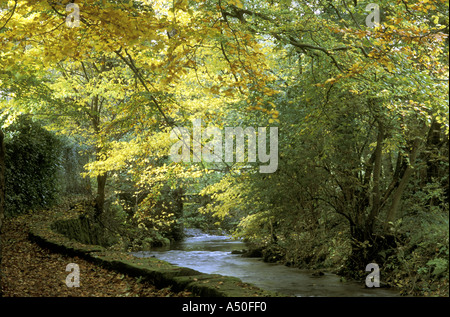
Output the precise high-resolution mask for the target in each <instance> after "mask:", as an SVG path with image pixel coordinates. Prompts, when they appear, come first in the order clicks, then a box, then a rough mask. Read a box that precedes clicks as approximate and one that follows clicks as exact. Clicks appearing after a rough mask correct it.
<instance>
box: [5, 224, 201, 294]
mask: <svg viewBox="0 0 450 317" xmlns="http://www.w3.org/2000/svg"><path fill="white" fill-rule="evenodd" d="M27 218H28V217H27V216H21V217H17V218H10V219H7V220H6V221H5V223H4V230H3V232H4V234H3V235H2V237H1V238H2V244H3V260H2V264H1V265H2V268H1V272H2V275H3V277H2V290H3V296H5V297H187V296H192V294H191V293H189V292H179V293H174V292H172V291H171V290H170V289H169V288H164V289H157V288H156V287H155V286H153V285H151V284H149V283H148V282H142V281H139V280H138V279H137V278H135V277H131V276H127V275H124V274H121V273H117V272H115V271H111V270H107V269H105V268H102V267H99V266H97V265H95V264H93V263H90V262H88V261H86V260H83V259H81V258H79V257H70V256H65V255H62V254H58V253H53V252H50V251H49V250H47V249H44V248H41V247H40V246H39V245H37V244H35V243H33V242H31V241H30V240H29V239H28V230H27ZM69 263H76V264H78V265H79V267H80V287H71V288H69V287H67V286H66V283H65V281H66V277H67V275H68V274H69V273H70V272H66V266H67V264H69Z"/></svg>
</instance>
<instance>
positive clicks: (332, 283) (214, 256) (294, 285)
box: [133, 229, 399, 297]
mask: <svg viewBox="0 0 450 317" xmlns="http://www.w3.org/2000/svg"><path fill="white" fill-rule="evenodd" d="M186 234H187V237H186V238H185V240H184V241H183V242H180V243H178V244H176V245H172V246H171V247H170V248H160V249H155V250H154V251H142V252H135V253H133V254H134V255H135V256H138V257H151V256H154V257H156V258H158V259H161V260H164V261H167V262H169V263H172V264H174V265H178V266H182V267H188V268H191V269H194V270H197V271H199V272H203V273H209V274H221V275H227V276H235V277H238V278H240V279H241V280H242V281H243V282H247V283H251V284H253V285H255V286H258V287H260V288H263V289H266V290H270V291H276V292H279V293H282V294H285V295H286V296H327V297H342V296H354V297H362V296H378V297H393V296H399V294H398V292H396V291H394V290H391V289H385V288H366V287H365V285H364V284H361V283H357V282H353V281H351V282H341V281H340V277H339V276H338V275H335V274H332V273H325V274H324V275H323V276H317V277H316V276H313V275H312V274H313V272H314V271H311V270H300V269H297V268H290V267H287V266H284V265H280V264H273V263H265V262H263V261H262V260H261V259H258V258H246V257H242V256H241V255H239V254H231V251H233V250H242V249H245V247H246V246H245V244H244V243H243V242H241V241H236V240H232V239H230V238H229V237H227V236H223V235H209V234H205V233H202V232H201V231H200V230H196V229H187V230H186ZM367 274H369V272H368V273H367ZM382 278H383V276H382V272H381V279H382Z"/></svg>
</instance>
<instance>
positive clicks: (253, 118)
mask: <svg viewBox="0 0 450 317" xmlns="http://www.w3.org/2000/svg"><path fill="white" fill-rule="evenodd" d="M72 2H73V3H72ZM375 4H376V5H375V6H374V5H373V3H371V2H370V1H356V0H355V1H346V0H342V1H334V0H312V1H309V0H305V1H295V0H174V1H160V0H123V1H112V0H103V1H94V0H79V1H67V0H62V1H59V2H58V1H51V0H45V1H29V0H9V1H6V0H5V1H1V2H0V43H1V46H0V47H1V49H0V65H2V67H1V69H0V94H1V96H2V99H1V100H0V116H1V122H2V123H3V127H2V129H5V128H7V127H8V126H9V125H11V124H12V123H13V122H14V121H15V120H16V119H17V118H18V117H19V115H21V114H27V115H30V116H31V117H33V118H34V119H36V120H38V119H39V120H41V121H42V122H43V123H44V125H45V127H46V128H47V129H48V130H51V131H54V132H56V133H59V134H63V135H66V136H68V137H70V138H71V139H72V140H74V142H75V143H78V144H82V145H83V146H84V148H83V149H84V151H85V153H86V154H87V155H89V156H90V160H89V161H88V162H87V163H86V164H85V166H84V173H83V176H86V177H90V178H92V179H93V181H94V182H95V184H96V186H97V190H96V198H95V207H96V214H97V215H101V214H102V213H103V212H104V208H105V207H104V206H105V200H107V199H108V197H110V196H111V195H114V194H117V195H118V196H117V197H119V194H120V192H121V191H123V190H125V189H124V188H125V187H126V190H127V191H131V192H132V195H133V197H135V200H134V201H135V203H134V205H133V204H129V205H128V207H130V206H134V207H133V208H134V209H133V212H132V215H133V217H134V218H135V219H138V222H139V223H140V224H141V225H142V226H152V227H155V228H160V229H158V230H164V229H163V228H167V226H171V225H172V224H174V223H177V221H179V218H180V217H181V215H180V214H179V213H177V212H175V211H174V210H178V209H177V208H178V207H174V206H175V205H177V204H182V202H181V200H180V199H181V198H180V197H181V196H188V195H190V194H193V195H200V196H201V197H202V202H201V203H200V204H197V205H196V206H197V207H198V211H199V212H200V213H201V214H203V215H204V216H205V217H213V218H214V219H215V220H213V221H216V222H217V224H216V226H222V227H227V228H229V229H230V230H231V231H233V232H234V234H235V235H236V236H241V237H244V238H245V239H247V240H249V241H253V242H255V243H259V244H263V245H266V246H269V248H271V250H272V251H273V252H274V254H278V253H279V254H282V256H283V257H284V259H285V261H287V262H290V263H294V264H299V265H300V264H302V263H303V264H304V263H307V262H311V261H322V262H323V261H324V260H325V259H327V260H328V261H331V262H333V261H336V262H338V260H336V258H337V257H338V256H337V255H336V254H341V255H342V254H346V256H347V255H348V259H347V264H348V267H350V268H352V269H353V268H355V269H358V268H359V270H361V267H362V265H363V264H364V263H365V264H367V263H370V262H372V261H386V260H387V259H388V258H389V256H391V255H393V254H394V253H389V254H388V253H386V250H391V249H395V248H398V247H399V246H400V245H409V244H420V242H417V241H427V242H426V243H424V244H421V248H424V249H423V250H422V251H420V252H425V249H426V245H427V243H431V244H433V243H434V244H433V246H434V247H437V248H440V247H441V246H440V245H437V244H436V243H440V244H442V241H446V242H445V243H444V245H446V249H445V248H444V249H445V250H444V249H442V253H441V251H439V252H440V253H438V254H437V255H428V258H427V259H428V260H430V259H436V258H439V259H441V258H442V256H443V255H444V254H445V252H447V255H448V229H447V230H446V231H445V229H443V225H445V223H447V225H448V194H449V186H448V175H447V174H448V138H449V122H448V111H449V110H448V109H449V108H448V58H449V56H448V23H449V18H448V1H445V0H380V1H377V2H376V3H375ZM370 8H372V9H370ZM374 10H375V11H376V12H375V11H374ZM377 10H378V11H377ZM378 19H379V20H378ZM369 22H370V23H369ZM194 119H201V120H202V123H203V126H202V131H201V132H202V134H203V136H205V135H206V136H208V137H209V138H205V139H203V140H202V141H203V142H200V144H196V140H195V136H193V135H188V136H187V137H186V139H184V137H182V138H183V140H184V142H189V143H190V144H191V142H192V146H191V147H190V150H191V152H193V153H194V152H195V147H196V146H199V147H200V148H201V147H203V148H204V149H205V148H207V146H206V145H207V144H209V145H211V144H212V143H211V137H213V134H212V133H210V131H211V130H208V127H209V128H211V127H216V128H219V129H220V131H222V130H224V129H225V128H226V127H242V128H245V127H253V128H255V129H256V131H258V129H257V128H258V127H267V128H269V127H277V128H278V130H277V131H278V139H277V141H278V143H277V149H278V152H277V153H278V157H277V158H278V161H277V162H278V168H277V170H276V172H274V173H269V174H264V173H259V172H258V166H259V165H258V164H257V163H254V162H252V161H251V160H250V158H249V154H248V153H247V154H246V155H245V161H244V162H239V161H238V160H233V162H229V161H226V160H225V158H224V157H222V158H221V159H220V160H218V161H216V162H211V161H208V160H205V159H203V160H198V159H197V160H196V159H195V158H194V156H195V154H192V155H193V157H192V160H190V161H189V162H183V161H180V162H175V161H173V160H171V158H170V149H171V146H172V145H173V144H174V143H175V142H176V141H177V139H176V138H173V137H171V132H173V131H174V130H176V129H179V131H185V132H186V131H187V132H189V133H190V131H193V130H194V128H195V127H194V126H193V120H194ZM180 128H186V130H181V129H180ZM259 134H260V133H258V137H262V136H260V135H259ZM261 135H262V134H261ZM266 136H267V137H268V136H269V133H267V135H266ZM178 138H180V136H179V135H178ZM235 139H236V140H237V136H236V137H235ZM246 140H248V143H246V144H248V146H247V147H246V148H247V149H248V148H249V147H250V138H247V139H246ZM207 142H209V143H207ZM236 142H237V141H236ZM216 144H217V143H216ZM258 151H259V149H258ZM237 152H238V150H237V149H235V150H234V153H235V154H236V156H237V155H238V153H237ZM177 206H178V205H177ZM124 208H125V207H124ZM130 208H131V207H130ZM196 210H197V209H196ZM420 226H422V227H424V228H433V230H436V232H439V233H438V234H437V236H433V237H430V236H427V234H413V233H412V231H411V230H412V228H414V229H417V230H419V229H418V228H419V227H420ZM441 239H444V240H442V241H441ZM445 239H446V240H445ZM327 240H328V241H332V242H330V243H325V242H324V241H327ZM430 241H433V242H430ZM438 241H440V242H438ZM323 245H326V246H323ZM439 250H441V249H439ZM277 252H278V253H277ZM420 252H419V253H420ZM411 256H412V255H411ZM424 257H425V256H424ZM414 259H415V258H414ZM419 262H420V261H418V260H417V261H416V262H415V264H414V265H417V266H418V267H422V268H424V267H432V266H433V265H432V264H433V262H432V264H427V263H422V262H420V263H419ZM333 263H334V262H333ZM446 265H447V267H448V260H447V262H446ZM447 281H448V274H447ZM411 283H412V282H411Z"/></svg>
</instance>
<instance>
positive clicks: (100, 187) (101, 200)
mask: <svg viewBox="0 0 450 317" xmlns="http://www.w3.org/2000/svg"><path fill="white" fill-rule="evenodd" d="M106 178H107V174H106V172H105V173H104V174H101V175H98V176H97V198H96V200H95V218H96V219H99V217H100V216H101V215H102V214H103V207H104V204H105V187H106Z"/></svg>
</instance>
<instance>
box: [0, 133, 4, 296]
mask: <svg viewBox="0 0 450 317" xmlns="http://www.w3.org/2000/svg"><path fill="white" fill-rule="evenodd" d="M4 206H5V144H4V143H3V131H2V130H0V297H1V296H2V294H3V293H2V269H1V268H2V235H3V231H2V230H3V219H4V217H5V209H4Z"/></svg>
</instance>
